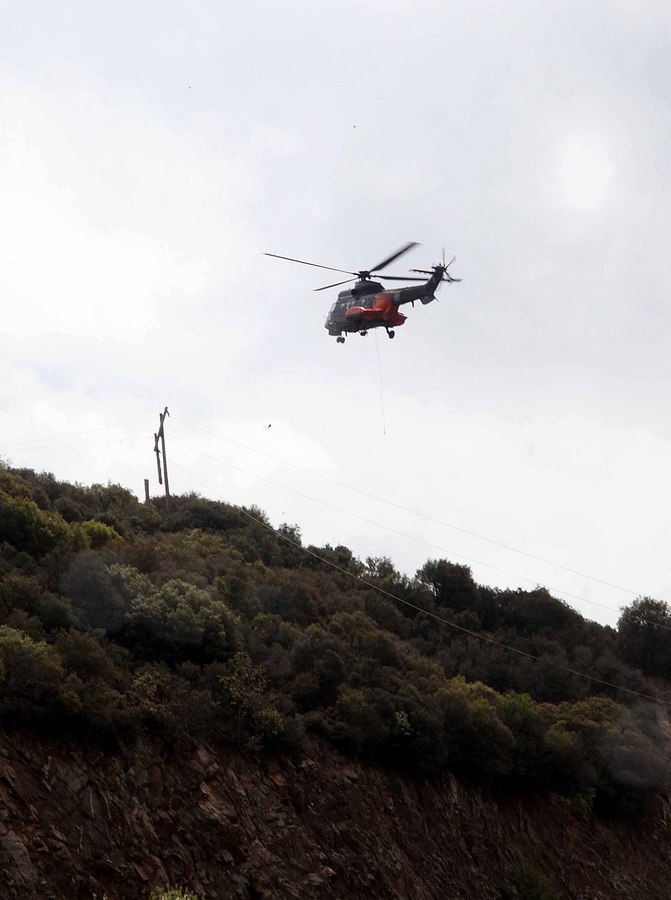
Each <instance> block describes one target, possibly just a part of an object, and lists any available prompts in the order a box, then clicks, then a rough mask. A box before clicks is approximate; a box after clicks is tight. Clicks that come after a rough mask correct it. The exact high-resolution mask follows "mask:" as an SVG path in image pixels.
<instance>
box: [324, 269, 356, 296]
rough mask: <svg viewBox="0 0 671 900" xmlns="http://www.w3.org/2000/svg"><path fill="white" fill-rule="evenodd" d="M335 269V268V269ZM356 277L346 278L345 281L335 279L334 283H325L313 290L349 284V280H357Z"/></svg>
mask: <svg viewBox="0 0 671 900" xmlns="http://www.w3.org/2000/svg"><path fill="white" fill-rule="evenodd" d="M336 271H337V269H336ZM358 280H359V279H358V278H346V279H345V281H336V283H335V284H325V285H324V287H320V288H315V291H325V290H327V288H332V287H338V286H339V285H341V284H349V283H350V281H358Z"/></svg>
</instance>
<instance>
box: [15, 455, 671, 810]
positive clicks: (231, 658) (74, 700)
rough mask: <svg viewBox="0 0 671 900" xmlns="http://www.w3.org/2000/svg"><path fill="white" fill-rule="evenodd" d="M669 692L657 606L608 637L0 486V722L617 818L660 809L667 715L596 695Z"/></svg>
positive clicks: (278, 539) (539, 598) (68, 498)
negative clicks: (257, 753)
mask: <svg viewBox="0 0 671 900" xmlns="http://www.w3.org/2000/svg"><path fill="white" fill-rule="evenodd" d="M375 588H379V589H381V590H376V589H375ZM390 595H393V597H392V596H390ZM394 598H398V599H394ZM400 601H405V603H403V602H400ZM417 607H419V608H421V609H422V610H426V611H428V612H429V613H432V614H433V616H436V617H437V618H434V617H432V616H427V615H426V614H425V613H424V612H420V611H418V609H417ZM441 619H444V620H447V621H449V622H450V623H453V624H452V625H450V624H447V622H445V621H441ZM454 626H460V629H462V630H460V629H459V628H456V627H454ZM478 634H481V635H483V636H484V638H486V639H483V638H482V637H478V636H477V635H478ZM504 644H506V645H509V646H514V647H516V648H518V649H520V650H522V651H524V652H525V653H526V654H528V655H524V654H517V653H512V652H511V651H510V650H508V649H506V648H505V647H504V646H503V645H504ZM634 667H635V668H634ZM571 670H573V671H571ZM576 672H585V673H589V674H590V675H592V676H593V677H594V678H595V679H598V680H593V681H590V680H587V679H584V678H581V677H579V675H577V674H575V673H576ZM670 674H671V612H670V611H669V608H668V607H667V605H666V604H665V603H660V602H659V601H654V600H650V599H649V598H641V599H639V600H638V601H636V602H635V603H633V604H632V605H631V606H630V607H629V608H628V609H626V610H625V611H624V612H623V614H622V616H621V619H620V622H619V627H618V630H617V631H616V630H614V629H611V628H607V627H603V626H600V625H597V624H596V623H594V622H589V621H587V620H585V619H583V618H582V617H581V616H580V615H579V614H578V613H577V612H575V611H574V610H573V609H571V608H570V607H569V606H568V605H566V604H565V603H563V602H562V601H560V600H557V599H555V598H553V597H552V596H551V595H550V594H549V593H548V592H547V591H546V590H544V589H537V590H534V591H519V590H518V591H500V590H495V589H491V588H487V587H483V586H480V585H477V584H476V583H475V582H474V581H473V579H472V577H471V573H470V570H469V569H468V568H466V567H464V566H460V565H455V564H453V563H451V562H449V561H447V560H430V561H428V562H427V563H426V565H424V566H423V568H422V569H421V570H420V571H419V572H417V575H416V577H415V578H412V579H409V578H407V577H405V576H403V575H401V574H399V573H398V572H397V571H396V570H395V568H394V566H393V565H392V563H391V562H390V561H389V560H388V559H367V560H366V561H365V562H362V561H360V560H358V559H356V558H355V557H354V556H353V555H352V553H351V552H350V551H349V550H348V549H347V548H346V547H335V548H333V547H330V546H327V547H322V548H315V547H309V548H302V546H301V538H300V533H299V531H298V529H297V528H296V527H290V526H287V525H284V526H281V527H280V528H279V529H277V530H274V529H273V528H272V527H271V526H270V524H269V522H268V521H267V520H266V518H265V517H264V515H263V514H262V513H261V512H260V511H258V510H251V511H248V510H241V509H238V508H235V507H232V506H229V505H227V504H225V503H218V502H214V501H211V500H205V499H202V498H200V497H198V496H195V495H189V496H182V497H175V498H173V500H172V504H171V509H170V512H169V513H166V512H165V510H164V509H163V508H162V507H161V506H159V505H158V504H156V505H142V504H140V503H138V501H137V499H136V498H135V497H134V496H133V495H132V494H131V493H130V492H129V491H127V490H125V489H123V488H121V487H119V486H116V485H107V486H102V485H94V486H92V487H90V488H87V487H82V486H80V485H70V484H65V483H60V482H58V481H57V480H56V479H55V478H54V477H53V476H51V475H48V474H36V473H34V472H32V471H30V470H13V469H10V468H8V467H5V466H3V467H0V716H2V717H4V718H5V719H6V720H7V719H11V720H13V721H17V722H29V723H31V724H33V725H37V726H38V727H40V728H43V729H50V728H52V727H55V726H56V725H58V727H59V729H60V728H61V727H62V725H63V723H64V722H65V723H66V724H67V727H68V729H69V730H70V732H71V733H73V734H76V735H77V736H78V737H79V738H80V739H81V738H84V737H87V738H89V739H92V740H94V739H95V740H105V741H112V742H113V741H115V740H118V739H132V737H133V735H134V734H136V733H137V731H138V729H141V728H151V729H157V730H160V731H162V732H164V733H165V734H166V735H176V736H180V737H181V736H188V735H191V736H208V737H210V738H213V739H214V738H216V739H223V740H228V741H234V742H237V743H240V744H243V745H245V746H247V747H254V748H258V749H262V748H263V747H266V746H270V745H281V746H283V747H284V748H287V749H290V750H296V751H308V752H309V749H310V742H311V740H312V739H313V736H315V735H319V736H321V737H322V738H326V739H328V740H330V741H331V742H333V743H334V744H335V745H337V746H339V747H342V748H343V749H347V750H350V751H355V752H357V753H359V754H361V755H362V756H364V757H365V758H367V759H369V760H372V761H375V762H378V763H380V764H383V765H387V766H393V767H396V768H399V769H403V770H406V771H409V772H412V773H417V774H423V775H433V774H436V773H439V772H441V771H444V770H450V771H454V772H457V773H459V774H461V775H462V776H466V777H470V778H472V779H475V780H478V781H481V782H482V781H486V782H487V783H491V784H498V785H509V786H512V785H515V786H518V787H524V788H534V789H551V790H555V791H562V792H566V793H568V794H571V795H573V796H575V797H576V802H579V803H581V804H584V803H591V802H592V801H593V800H596V801H597V802H598V803H602V804H606V803H607V804H609V805H613V804H617V805H619V806H622V805H626V806H631V805H632V804H637V803H640V802H641V801H643V800H644V799H645V798H646V797H648V796H650V795H651V794H653V793H655V792H658V791H661V790H664V789H665V787H666V779H667V767H668V755H667V752H666V745H665V739H664V731H663V728H664V724H665V720H664V719H663V713H664V710H663V707H661V706H660V705H657V704H654V703H648V702H645V701H643V700H641V698H640V697H636V696H635V695H634V694H627V693H621V692H618V691H617V690H616V689H615V688H613V687H610V686H609V684H610V685H620V686H622V687H626V688H629V689H633V690H634V691H639V692H641V693H647V694H649V693H652V692H653V689H652V688H651V686H650V684H649V683H648V676H650V675H654V676H658V677H659V678H667V677H669V675H670ZM602 682H608V683H609V684H604V683H602ZM660 684H661V682H657V686H658V687H659V685H660Z"/></svg>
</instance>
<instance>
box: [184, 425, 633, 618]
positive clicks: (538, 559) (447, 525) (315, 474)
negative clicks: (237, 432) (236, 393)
mask: <svg viewBox="0 0 671 900" xmlns="http://www.w3.org/2000/svg"><path fill="white" fill-rule="evenodd" d="M173 421H175V422H179V423H180V424H181V425H186V426H187V427H188V428H194V429H196V431H202V432H203V433H204V434H209V435H211V436H212V437H215V438H218V439H219V440H222V441H226V442H227V443H229V444H233V445H234V446H236V447H241V448H242V449H243V450H249V451H250V452H251V453H257V454H258V455H259V456H265V457H266V458H267V459H271V460H273V462H278V463H281V464H282V465H284V466H288V467H289V468H292V469H296V470H297V471H299V472H304V473H305V474H307V475H312V476H313V477H314V478H321V479H322V481H328V482H329V483H330V484H334V485H336V486H337V487H341V488H346V489H347V490H349V491H353V492H355V493H357V494H361V495H362V496H364V497H368V498H369V499H371V500H376V501H377V502H378V503H386V504H387V505H388V506H392V507H394V508H395V509H399V510H401V511H402V512H406V513H410V514H411V515H413V516H417V517H418V518H420V519H426V521H427V522H433V523H434V524H435V525H441V526H443V527H445V528H452V529H453V530H454V531H458V532H460V533H461V534H465V535H468V536H469V537H474V538H477V539H478V540H481V541H486V542H487V543H489V544H493V545H494V546H496V547H501V548H502V549H504V550H509V551H510V552H511V553H518V554H519V555H520V556H526V557H527V558H528V559H533V560H534V561H535V562H540V563H543V564H544V565H548V566H553V567H554V568H556V569H561V570H562V571H564V572H568V573H569V574H571V575H577V576H578V577H580V578H586V579H588V580H589V581H594V582H596V583H597V584H601V585H603V586H604V587H609V588H613V589H614V590H617V591H622V592H623V593H625V594H631V595H632V596H639V595H640V593H641V592H640V591H633V590H631V589H630V588H625V587H622V586H621V585H618V584H613V583H612V582H610V581H604V579H602V578H597V577H596V576H594V575H588V574H587V573H586V572H581V571H580V570H579V569H572V568H571V567H570V566H565V565H563V564H562V563H557V562H553V561H552V560H550V559H545V558H544V557H542V556H536V555H535V554H533V553H529V552H528V551H526V550H520V549H519V548H518V547H512V546H510V545H509V544H505V543H503V542H502V541H497V540H496V539H495V538H490V537H487V536H486V535H483V534H478V533H477V532H475V531H469V530H468V529H466V528H462V527H461V526H459V525H455V524H454V523H452V522H445V521H444V520H442V519H438V518H435V517H434V516H430V515H428V514H427V513H423V512H421V510H417V509H411V508H410V507H407V506H403V505H402V504H400V503H396V502H394V501H393V500H389V499H387V498H386V497H378V496H376V495H375V494H371V493H370V492H369V491H364V490H362V489H361V488H357V487H354V486H353V485H350V484H344V483H343V482H340V481H336V479H335V478H329V476H328V475H322V474H321V473H320V472H314V471H313V470H312V469H306V468H304V467H303V466H299V465H296V464H295V463H291V462H289V461H288V460H285V459H281V458H280V457H277V456H273V455H272V454H270V453H266V452H265V451H263V450H257V449H256V448H255V447H250V446H248V445H247V444H242V443H240V441H235V440H233V438H228V437H224V436H223V435H221V434H217V433H216V432H214V431H210V430H208V429H207V428H202V427H200V426H199V425H193V424H192V423H190V422H185V421H184V420H182V419H177V418H174V419H173ZM607 608H608V607H607Z"/></svg>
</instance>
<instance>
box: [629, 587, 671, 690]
mask: <svg viewBox="0 0 671 900" xmlns="http://www.w3.org/2000/svg"><path fill="white" fill-rule="evenodd" d="M617 629H618V647H619V650H620V653H621V654H622V657H623V658H624V659H625V660H626V661H627V662H628V663H630V664H631V665H634V666H638V667H639V668H640V669H642V670H643V671H644V672H646V673H647V674H648V675H661V676H663V677H665V678H669V677H671V609H670V608H669V605H668V603H666V602H665V601H664V600H653V598H652V597H638V598H637V599H636V600H634V602H633V603H632V604H631V606H627V607H625V608H624V609H623V611H622V614H621V616H620V618H619V619H618V623H617Z"/></svg>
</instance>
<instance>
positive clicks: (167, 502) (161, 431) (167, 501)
mask: <svg viewBox="0 0 671 900" xmlns="http://www.w3.org/2000/svg"><path fill="white" fill-rule="evenodd" d="M169 415H170V413H169V412H168V407H167V406H166V408H165V409H164V410H163V412H162V413H160V425H159V429H158V434H155V435H154V453H155V454H156V466H157V468H158V483H159V484H162V485H164V487H165V508H166V509H170V485H169V484H168V461H167V460H166V457H165V431H164V429H163V422H164V421H165V417H166V416H169ZM159 439H160V441H161V454H160V455H159V450H158V442H159ZM161 456H162V457H163V477H161Z"/></svg>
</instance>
